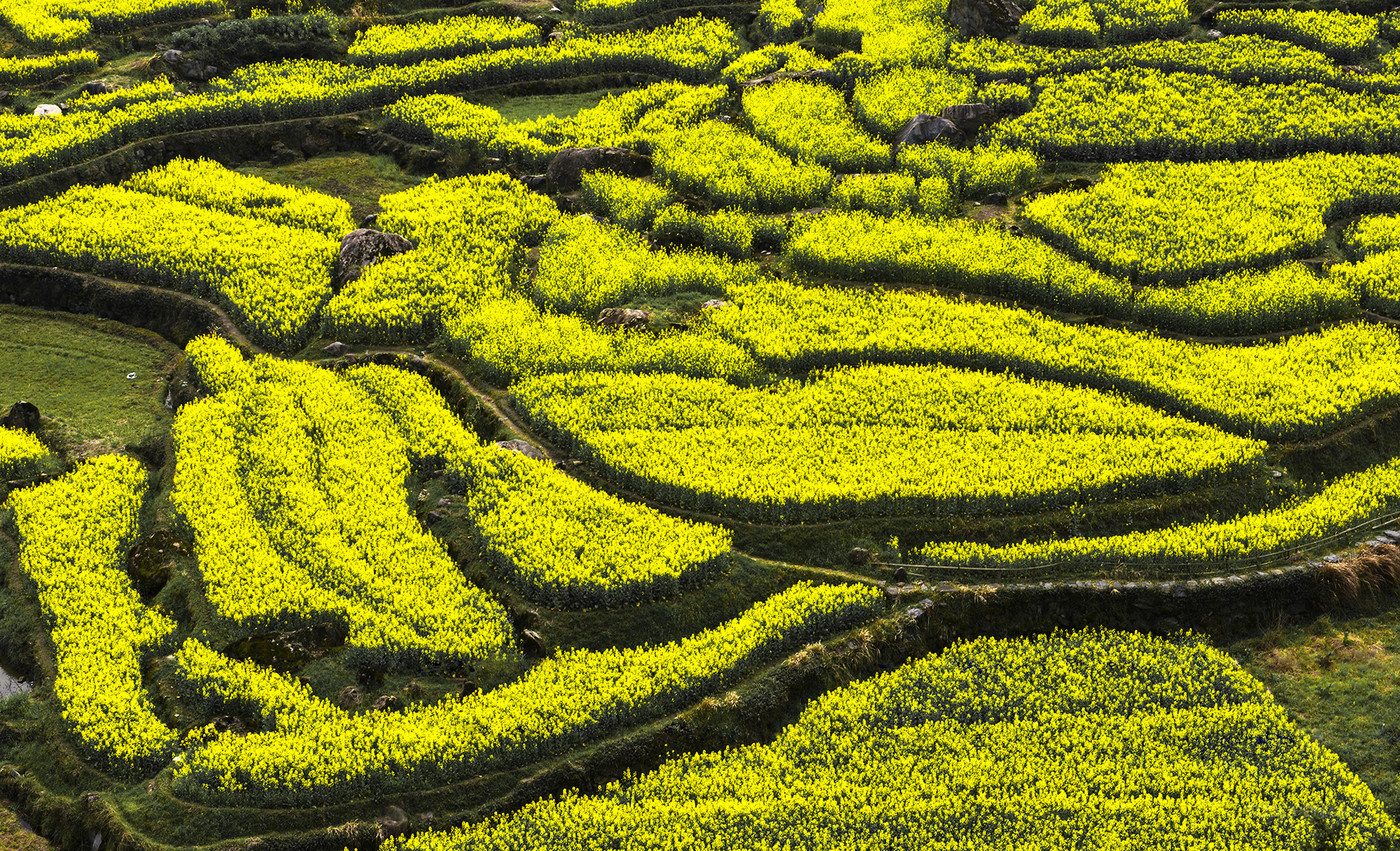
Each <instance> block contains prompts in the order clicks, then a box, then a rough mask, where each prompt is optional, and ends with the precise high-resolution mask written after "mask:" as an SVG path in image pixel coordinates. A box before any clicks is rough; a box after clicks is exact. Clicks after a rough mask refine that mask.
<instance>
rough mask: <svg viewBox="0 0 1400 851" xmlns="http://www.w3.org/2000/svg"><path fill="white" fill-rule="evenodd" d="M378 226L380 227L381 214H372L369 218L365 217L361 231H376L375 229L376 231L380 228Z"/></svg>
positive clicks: (361, 224)
mask: <svg viewBox="0 0 1400 851" xmlns="http://www.w3.org/2000/svg"><path fill="white" fill-rule="evenodd" d="M378 225H379V214H378V213H370V214H369V215H368V216H365V218H364V221H362V222H360V229H361V230H374V229H376V228H377V227H378Z"/></svg>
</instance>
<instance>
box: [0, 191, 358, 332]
mask: <svg viewBox="0 0 1400 851" xmlns="http://www.w3.org/2000/svg"><path fill="white" fill-rule="evenodd" d="M219 171H220V174H218V175H215V174H213V173H212V172H209V171H208V170H206V173H201V174H197V175H191V177H192V178H197V182H192V183H191V184H189V185H188V187H187V191H188V192H189V193H190V194H194V193H203V192H205V191H206V190H207V191H209V193H210V196H209V197H210V198H211V199H217V198H219V196H220V191H219V189H218V188H216V187H217V186H219V185H220V183H221V182H225V181H228V178H227V177H225V176H224V175H227V174H228V173H227V172H224V171H223V170H222V169H220V170H219ZM180 179H181V178H178V177H177V178H175V179H174V180H162V179H161V178H156V180H157V181H159V182H161V183H162V185H163V186H164V187H166V189H164V190H163V191H172V190H170V189H169V187H170V186H171V185H172V183H177V182H179V180H180ZM249 180H252V178H249ZM138 182H139V178H138ZM229 183H230V184H231V185H237V184H233V183H232V182H231V181H229ZM341 203H343V202H341ZM338 250H339V241H338V240H335V239H331V238H330V237H327V236H326V235H324V234H322V233H319V232H317V231H312V230H307V229H304V228H300V227H289V226H286V225H279V224H272V223H271V222H268V221H264V220H261V219H259V218H256V217H255V216H254V215H250V214H249V213H248V212H247V210H246V209H244V210H240V211H239V212H237V213H234V212H225V211H223V210H220V209H206V208H204V207H199V206H195V205H194V204H190V203H186V202H185V201H181V200H177V199H175V198H169V197H162V196H159V195H152V194H149V193H147V192H138V191H136V190H134V189H130V188H126V187H120V186H98V187H93V186H76V187H74V188H72V189H70V190H68V191H67V192H65V193H63V194H62V195H59V196H56V197H53V198H50V199H48V200H45V201H40V202H38V203H35V204H30V205H27V206H23V207H14V208H11V209H9V210H5V211H4V212H3V213H0V256H3V257H4V258H5V259H7V260H10V261H12V262H20V263H33V264H42V265H55V266H63V267H65V268H70V269H76V270H79V271H84V272H92V273H95V274H98V275H106V276H108V277H113V278H121V279H126V280H131V281H136V282H139V283H146V284H153V285H155V286H160V287H168V288H170V289H179V290H184V291H186V292H192V293H195V294H197V295H200V296H209V297H211V298H212V299H213V300H215V301H217V302H218V303H219V304H220V305H221V306H223V307H225V308H226V309H228V310H229V311H230V312H231V313H232V314H233V318H234V319H235V320H236V321H237V322H238V324H239V325H240V326H241V327H243V328H244V329H245V330H246V331H247V332H248V333H249V335H250V336H251V337H253V338H254V339H255V340H257V341H258V342H259V343H261V344H264V345H267V346H271V347H275V348H279V349H290V348H294V347H295V346H297V345H298V344H299V343H300V341H302V340H304V339H305V336H306V334H307V333H309V332H310V331H311V330H312V329H313V327H314V323H315V321H316V317H317V313H318V312H319V310H320V308H321V305H322V304H323V303H324V302H325V300H326V299H327V298H329V297H330V289H331V281H330V272H331V264H332V263H333V262H334V261H335V257H336V252H337V251H338Z"/></svg>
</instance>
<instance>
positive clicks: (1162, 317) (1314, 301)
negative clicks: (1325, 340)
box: [1133, 263, 1361, 337]
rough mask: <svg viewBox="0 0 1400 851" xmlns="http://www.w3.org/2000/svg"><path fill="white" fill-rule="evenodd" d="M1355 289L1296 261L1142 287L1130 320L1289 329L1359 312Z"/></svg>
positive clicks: (1233, 331)
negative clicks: (1184, 282) (1179, 284)
mask: <svg viewBox="0 0 1400 851" xmlns="http://www.w3.org/2000/svg"><path fill="white" fill-rule="evenodd" d="M1360 310H1361V302H1360V298H1359V291H1358V290H1357V289H1356V288H1355V287H1353V286H1351V285H1349V284H1347V283H1345V282H1344V281H1342V280H1340V279H1339V278H1337V277H1336V276H1335V275H1333V276H1329V277H1325V278H1324V277H1319V276H1317V275H1315V274H1313V272H1312V270H1310V269H1309V268H1308V267H1306V266H1304V265H1302V264H1300V263H1289V264H1286V265H1283V266H1279V267H1277V268H1274V269H1271V270H1269V271H1267V272H1258V271H1253V270H1250V271H1244V272H1232V273H1230V274H1228V275H1224V276H1222V277H1220V278H1213V279H1209V280H1205V281H1198V282H1196V283H1193V284H1189V285H1187V286H1184V287H1144V288H1143V289H1141V290H1138V292H1137V294H1136V295H1135V296H1134V299H1133V319H1135V320H1136V321H1138V322H1140V323H1142V324H1144V325H1151V326H1152V327H1154V328H1161V329H1163V330H1167V331H1179V332H1181V333H1185V334H1196V335H1204V336H1208V337H1247V336H1251V335H1254V334H1270V333H1274V332H1276V331H1291V330H1293V329H1296V328H1304V327H1307V326H1308V325H1312V324H1315V323H1317V322H1327V321H1332V320H1338V319H1350V318H1353V317H1356V316H1358V315H1359V314H1360Z"/></svg>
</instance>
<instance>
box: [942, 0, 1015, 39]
mask: <svg viewBox="0 0 1400 851" xmlns="http://www.w3.org/2000/svg"><path fill="white" fill-rule="evenodd" d="M1031 5H1032V4H1031V3H1030V2H1027V0H1021V2H1017V0H949V2H948V23H950V24H952V25H953V28H954V29H956V30H957V31H958V34H959V35H961V36H962V37H963V38H972V37H973V36H979V35H989V36H992V37H993V38H1005V37H1006V36H1009V35H1014V34H1015V33H1016V29H1017V27H1019V26H1020V24H1021V17H1022V16H1023V15H1025V14H1026V10H1027V9H1029V8H1030V7H1031Z"/></svg>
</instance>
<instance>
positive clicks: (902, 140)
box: [894, 113, 964, 153]
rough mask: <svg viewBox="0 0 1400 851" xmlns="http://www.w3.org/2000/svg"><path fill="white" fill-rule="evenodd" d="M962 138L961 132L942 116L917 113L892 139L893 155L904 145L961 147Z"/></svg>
mask: <svg viewBox="0 0 1400 851" xmlns="http://www.w3.org/2000/svg"><path fill="white" fill-rule="evenodd" d="M963 138H964V137H963V132H962V131H961V130H959V129H958V125H956V124H954V123H953V122H951V121H949V120H948V119H946V118H944V117H943V116H941V115H928V114H926V113H919V114H918V115H916V116H914V117H913V118H911V119H909V120H908V121H906V122H905V123H904V126H903V127H901V128H899V133H898V134H897V135H896V136H895V137H894V150H895V153H899V150H900V149H901V148H903V147H904V146H906V145H922V144H924V143H925V142H946V143H948V144H950V145H961V144H962V143H963Z"/></svg>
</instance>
